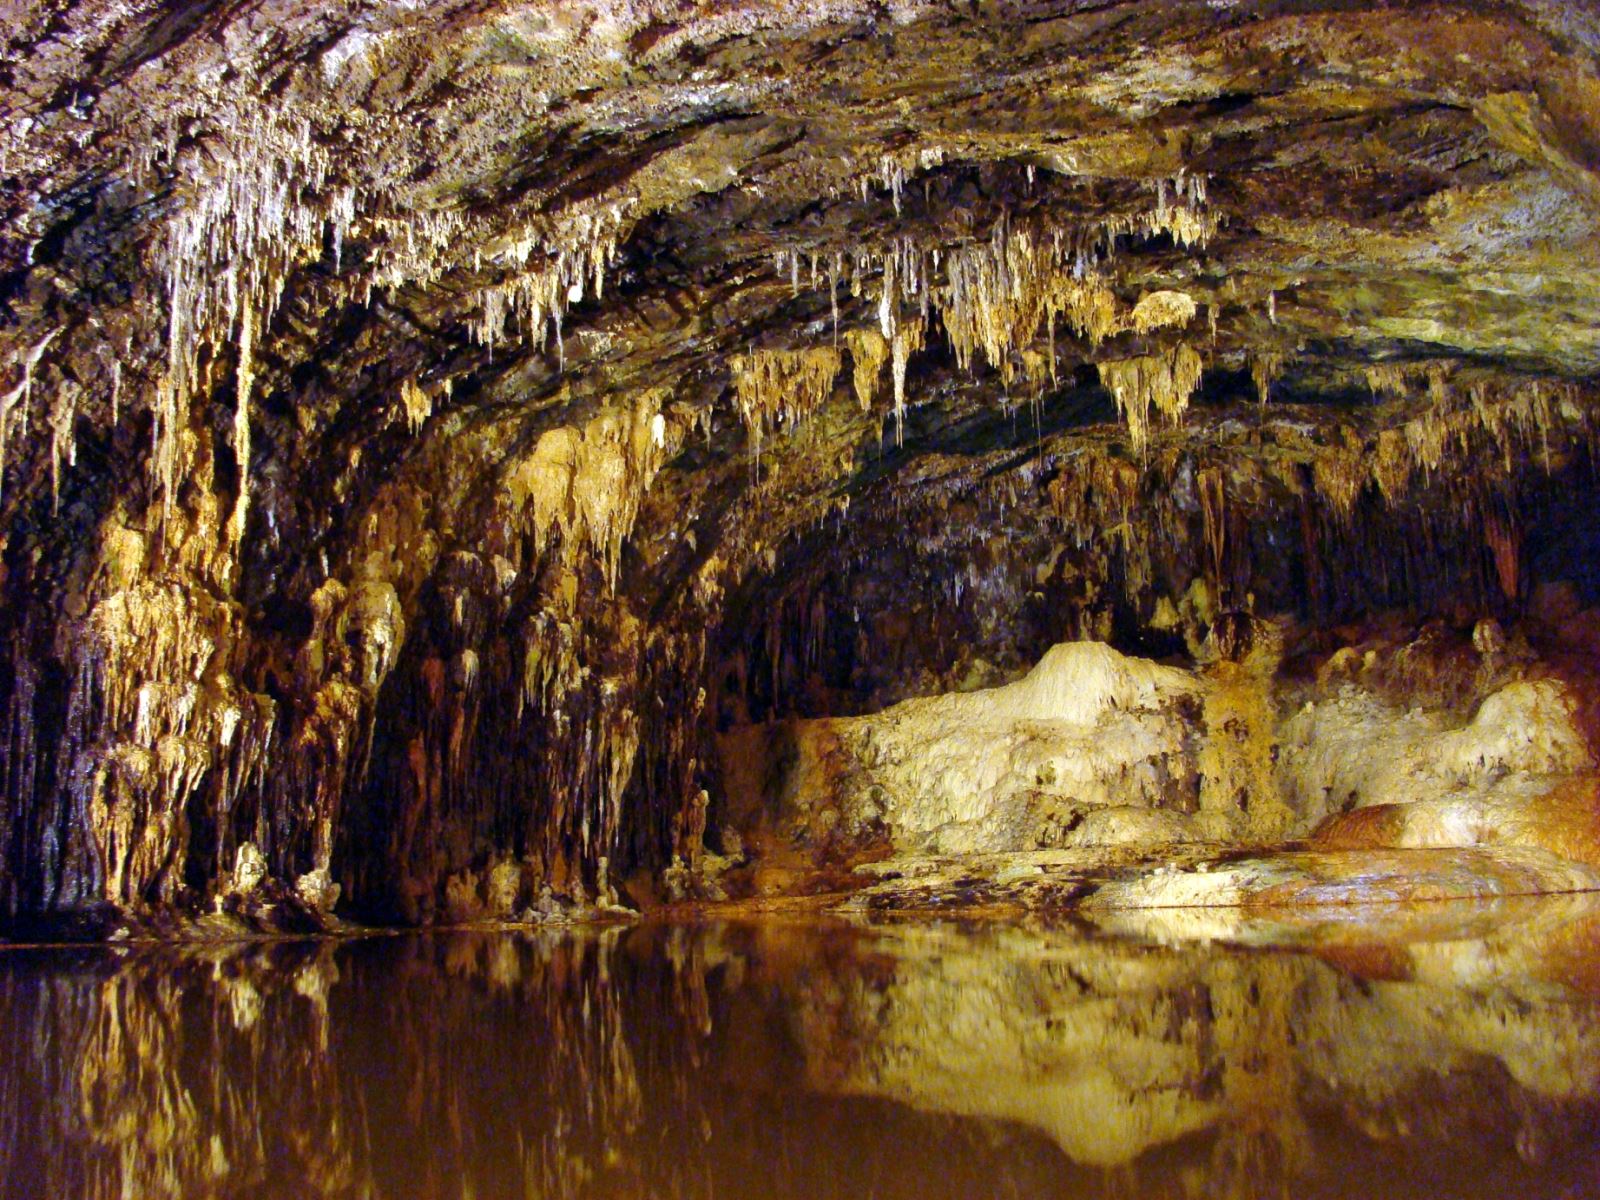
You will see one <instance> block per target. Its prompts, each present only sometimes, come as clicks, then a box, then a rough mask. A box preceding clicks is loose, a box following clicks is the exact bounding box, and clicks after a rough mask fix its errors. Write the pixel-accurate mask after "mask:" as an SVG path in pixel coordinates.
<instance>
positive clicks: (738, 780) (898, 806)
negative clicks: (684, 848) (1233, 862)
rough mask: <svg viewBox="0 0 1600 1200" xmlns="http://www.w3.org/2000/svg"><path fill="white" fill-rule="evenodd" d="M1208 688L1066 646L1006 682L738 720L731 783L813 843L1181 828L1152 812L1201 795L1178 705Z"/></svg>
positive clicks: (1085, 645) (960, 842) (963, 847)
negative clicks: (887, 703) (762, 724)
mask: <svg viewBox="0 0 1600 1200" xmlns="http://www.w3.org/2000/svg"><path fill="white" fill-rule="evenodd" d="M1196 690H1197V684H1196V681H1195V680H1194V679H1193V677H1191V676H1190V675H1189V674H1188V673H1186V672H1184V671H1180V670H1175V669H1173V668H1170V667H1163V666H1160V665H1158V664H1156V663H1152V662H1147V661H1145V660H1142V659H1136V658H1129V657H1127V656H1125V655H1122V654H1119V653H1118V652H1117V651H1115V650H1113V649H1112V648H1111V647H1109V646H1106V645H1103V644H1100V643H1097V642H1074V643H1069V644H1063V645H1058V646H1054V647H1052V648H1051V649H1050V651H1049V652H1048V653H1047V654H1046V655H1045V656H1044V658H1043V659H1041V660H1040V662H1039V663H1038V665H1037V666H1035V667H1034V668H1033V670H1032V671H1030V672H1029V673H1028V674H1027V675H1026V676H1025V677H1024V678H1022V679H1020V680H1018V681H1017V682H1015V683H1012V684H1008V685H1006V686H1004V687H998V688H991V689H988V690H985V691H979V692H968V693H961V694H951V695H943V696H932V697H926V698H922V699H916V700H908V701H906V702H904V703H902V704H898V705H896V706H894V707H893V708H890V709H886V710H885V711H883V712H881V713H877V714H874V715H871V716H865V717H853V718H824V719H819V720H815V721H802V722H795V723H792V724H790V725H787V726H783V727H779V728H777V729H765V728H757V729H746V730H739V731H735V732H734V733H732V734H730V735H729V736H728V737H727V738H725V739H724V742H723V757H724V763H725V767H726V770H727V776H728V780H729V791H730V794H732V795H733V796H734V797H735V805H736V807H738V806H739V801H740V800H741V799H742V800H743V802H744V808H745V811H746V812H749V810H750V802H751V798H752V797H757V796H765V798H766V802H767V806H768V812H769V813H770V811H771V806H773V805H775V806H776V807H777V809H778V811H779V823H780V832H786V833H791V834H797V835H798V836H799V837H800V838H801V839H802V840H803V839H806V838H825V837H828V836H844V837H848V838H851V839H862V838H868V837H871V836H873V835H874V834H876V835H879V836H882V835H887V838H888V840H889V842H890V843H891V845H892V846H893V848H894V849H896V850H897V851H900V850H903V851H911V852H919V853H921V852H926V853H942V854H949V853H965V852H972V851H980V850H1022V849H1033V848H1035V847H1037V846H1042V845H1067V844H1081V843H1082V839H1083V837H1084V836H1086V835H1089V834H1090V833H1091V831H1092V832H1093V834H1094V836H1096V837H1098V838H1100V839H1101V840H1107V841H1119V840H1128V839H1129V838H1132V839H1135V840H1145V839H1146V838H1148V837H1149V836H1151V834H1152V832H1153V831H1154V830H1156V829H1157V827H1159V832H1160V834H1161V837H1162V840H1175V839H1179V838H1181V837H1183V836H1187V830H1186V828H1185V827H1184V824H1183V820H1182V818H1181V816H1180V815H1179V814H1177V813H1173V814H1170V815H1169V816H1166V817H1164V818H1157V820H1156V822H1155V824H1152V823H1151V821H1148V820H1142V819H1140V818H1141V817H1142V816H1143V815H1144V814H1147V813H1149V812H1150V810H1152V809H1157V808H1160V807H1162V806H1163V805H1168V804H1174V803H1181V802H1182V801H1181V797H1182V796H1184V795H1188V796H1191V797H1192V795H1193V791H1194V788H1193V782H1192V773H1193V768H1192V765H1190V763H1191V759H1192V755H1191V754H1189V753H1188V750H1187V746H1186V738H1187V737H1188V727H1189V724H1190V723H1191V722H1192V719H1193V715H1192V712H1191V713H1190V714H1189V717H1188V719H1187V720H1186V719H1185V716H1184V714H1183V713H1182V712H1180V704H1181V702H1182V701H1183V700H1184V699H1185V698H1186V697H1190V696H1193V695H1194V694H1195V692H1196ZM774 763H778V764H783V765H784V769H780V770H778V771H776V772H774V770H773V769H772V764H774ZM775 774H776V775H777V776H778V777H777V778H776V779H775V778H774V775H775ZM1118 814H1121V816H1120V817H1119V815H1118ZM1091 818H1093V819H1092V820H1091Z"/></svg>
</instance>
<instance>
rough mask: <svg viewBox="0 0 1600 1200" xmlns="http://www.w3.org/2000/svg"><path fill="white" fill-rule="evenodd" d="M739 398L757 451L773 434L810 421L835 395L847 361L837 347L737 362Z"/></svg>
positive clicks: (761, 353)
mask: <svg viewBox="0 0 1600 1200" xmlns="http://www.w3.org/2000/svg"><path fill="white" fill-rule="evenodd" d="M732 366H733V388H734V396H735V398H736V399H737V401H738V404H739V415H740V416H741V417H742V418H743V419H744V425H745V428H746V429H747V430H749V432H750V440H751V444H752V446H753V447H754V448H755V452H756V453H757V454H758V455H759V454H760V453H761V443H762V441H763V439H764V438H765V436H766V434H767V432H768V431H769V430H770V429H773V428H776V427H777V426H778V425H780V424H783V423H784V422H787V423H788V424H789V425H790V426H791V427H793V426H794V425H796V424H798V423H799V422H800V421H802V420H804V419H805V418H806V417H807V416H809V415H810V414H811V413H812V412H814V411H815V410H816V409H817V408H819V407H820V406H821V405H822V403H823V402H824V401H825V400H827V398H828V397H829V396H831V395H832V394H833V383H834V380H835V379H837V378H838V377H839V370H840V368H841V367H842V366H843V360H842V359H841V358H840V355H839V352H838V351H837V350H835V349H833V348H832V347H831V346H818V347H813V348H811V349H807V350H755V351H752V352H751V353H749V354H741V355H737V356H736V357H735V358H734V359H733V363H732Z"/></svg>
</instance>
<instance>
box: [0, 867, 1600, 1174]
mask: <svg viewBox="0 0 1600 1200" xmlns="http://www.w3.org/2000/svg"><path fill="white" fill-rule="evenodd" d="M1116 919H1121V918H1116ZM1218 936H1221V937H1225V938H1227V939H1228V941H1227V942H1226V943H1222V942H1214V941H1208V940H1203V939H1206V938H1210V937H1218ZM1597 946H1600V900H1596V899H1595V898H1593V897H1564V898H1551V899H1544V900H1538V901H1506V902H1501V903H1499V904H1498V905H1495V906H1492V907H1485V906H1458V905H1450V906H1446V905H1434V906H1425V907H1418V908H1415V909H1412V910H1408V911H1406V912H1403V913H1402V912H1396V911H1393V910H1390V911H1386V912H1382V913H1373V912H1366V913H1363V912H1360V911H1358V910H1344V911H1341V912H1333V913H1330V914H1325V916H1324V919H1321V920H1319V921H1317V922H1314V923H1313V922H1307V921H1300V922H1298V923H1294V924H1286V923H1275V922H1274V921H1272V920H1271V919H1269V918H1267V917H1261V916H1258V917H1255V918H1252V920H1251V921H1249V922H1244V923H1237V924H1235V925H1234V926H1230V927H1228V928H1226V929H1224V928H1222V927H1220V926H1218V927H1215V928H1213V927H1212V926H1209V925H1205V924H1204V923H1202V924H1201V925H1199V926H1195V925H1193V924H1192V923H1189V924H1186V923H1185V922H1184V920H1183V919H1182V916H1181V914H1175V915H1174V916H1172V917H1171V918H1170V919H1169V918H1166V917H1164V916H1163V915H1162V914H1160V913H1146V914H1142V915H1140V917H1139V920H1138V921H1137V922H1136V923H1134V924H1132V925H1129V924H1128V923H1127V922H1126V921H1125V920H1124V921H1123V924H1122V926H1121V927H1120V928H1119V929H1118V930H1116V931H1112V930H1109V929H1091V928H1087V927H1083V926H1076V927H1073V928H1071V929H1049V928H1043V927H1025V926H1020V925H1010V924H993V923H990V924H975V925H962V924H957V923H931V922H927V921H917V922H907V923H897V924H888V925H851V924H843V923H837V924H819V923H815V922H805V921H794V920H782V921H780V920H774V919H769V920H767V921H764V922H750V923H725V924H706V925H699V926H671V925H649V926H643V927H639V928H634V929H627V930H621V929H612V930H608V931H604V932H601V931H587V932H584V931H572V932H567V933H555V932H541V933H473V934H465V933H461V934H445V933H439V934H431V935H408V936H403V937H376V938H368V939H363V940H358V941H347V942H328V941H323V942H304V943H289V942H283V943H271V944H260V945H254V946H246V947H239V946H233V947H193V946H191V947H187V948H172V947H166V948H155V947H151V948H143V947H124V948H120V949H103V948H96V949H92V950H83V949H74V950H11V951H6V952H3V953H0V1195H4V1196H8V1197H9V1196H17V1197H22V1196H29V1197H34V1196H86V1197H109V1196H137V1197H163V1196H188V1197H193V1196H269V1197H277V1196H351V1197H369V1196H370V1197H456V1196H460V1197H564V1196H695V1197H699V1196H705V1197H710V1196H724V1197H726V1196H777V1197H782V1196H796V1197H799V1196H805V1197H828V1196H850V1197H862V1196H907V1197H912V1196H915V1197H933V1196H963V1197H965V1196H986V1195H996V1196H1013V1195H1020V1196H1034V1195H1061V1196H1127V1197H1134V1196H1138V1197H1168V1196H1174V1197H1176V1196H1207V1197H1211V1196H1274V1197H1276V1196H1284V1195H1292V1196H1297V1197H1300V1196H1309V1197H1316V1196H1379V1195H1381V1196H1386V1197H1405V1196H1419V1197H1420V1196H1427V1197H1439V1196H1485V1197H1489V1196H1493V1197H1504V1196H1518V1197H1540V1196H1549V1197H1576V1196H1587V1195H1594V1194H1596V1192H1597V1190H1600V1157H1597V1155H1596V1153H1595V1149H1594V1147H1595V1145H1596V1135H1597V1133H1600V950H1597Z"/></svg>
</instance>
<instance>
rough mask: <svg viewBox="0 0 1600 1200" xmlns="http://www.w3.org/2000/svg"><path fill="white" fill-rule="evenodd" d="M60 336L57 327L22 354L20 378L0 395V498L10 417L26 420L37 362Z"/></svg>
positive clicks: (3, 482)
mask: <svg viewBox="0 0 1600 1200" xmlns="http://www.w3.org/2000/svg"><path fill="white" fill-rule="evenodd" d="M60 334H61V328H60V327H59V326H57V327H56V328H54V329H51V330H48V331H47V332H46V333H45V334H44V336H42V337H41V338H40V339H39V340H38V341H36V342H34V344H33V345H32V346H30V347H28V349H26V350H25V351H23V352H22V354H21V355H20V356H19V360H18V362H17V364H16V365H17V366H18V367H19V368H20V378H18V380H17V382H16V385H15V386H14V387H12V389H11V390H10V391H9V392H6V393H5V394H4V395H0V496H3V495H4V494H5V472H6V445H7V443H8V441H9V439H10V430H11V420H12V416H13V415H14V414H16V415H20V416H21V417H22V418H23V419H24V420H26V418H27V413H28V406H29V403H30V401H31V399H32V397H33V373H34V371H35V370H36V369H37V368H38V366H39V360H40V359H41V358H43V357H44V352H45V351H46V350H48V349H49V348H50V343H51V342H53V341H55V340H56V338H57V337H59V336H60Z"/></svg>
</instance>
